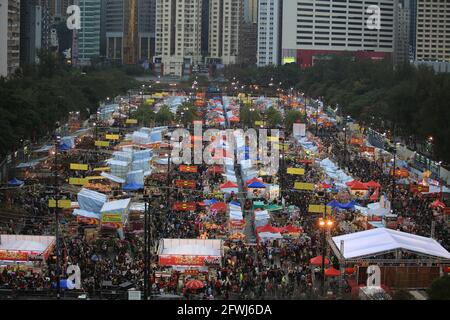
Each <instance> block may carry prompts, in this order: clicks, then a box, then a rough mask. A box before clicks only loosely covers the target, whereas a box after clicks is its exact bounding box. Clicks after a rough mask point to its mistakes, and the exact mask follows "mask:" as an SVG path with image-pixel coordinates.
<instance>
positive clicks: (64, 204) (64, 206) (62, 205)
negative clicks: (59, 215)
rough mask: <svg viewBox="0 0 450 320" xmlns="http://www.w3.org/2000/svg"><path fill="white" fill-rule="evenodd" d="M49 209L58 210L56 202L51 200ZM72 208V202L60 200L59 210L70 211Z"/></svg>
mask: <svg viewBox="0 0 450 320" xmlns="http://www.w3.org/2000/svg"><path fill="white" fill-rule="evenodd" d="M48 207H49V208H56V200H55V199H49V200H48ZM71 207H72V202H71V201H70V200H58V208H61V209H70V208H71Z"/></svg>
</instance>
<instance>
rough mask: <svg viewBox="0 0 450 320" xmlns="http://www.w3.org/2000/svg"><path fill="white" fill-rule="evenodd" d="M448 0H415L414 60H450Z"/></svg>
mask: <svg viewBox="0 0 450 320" xmlns="http://www.w3.org/2000/svg"><path fill="white" fill-rule="evenodd" d="M449 28H450V2H448V1H446V0H417V35H416V60H419V61H445V62H450V32H449V31H450V30H449Z"/></svg>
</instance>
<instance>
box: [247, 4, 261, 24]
mask: <svg viewBox="0 0 450 320" xmlns="http://www.w3.org/2000/svg"><path fill="white" fill-rule="evenodd" d="M244 22H245V23H258V0H244Z"/></svg>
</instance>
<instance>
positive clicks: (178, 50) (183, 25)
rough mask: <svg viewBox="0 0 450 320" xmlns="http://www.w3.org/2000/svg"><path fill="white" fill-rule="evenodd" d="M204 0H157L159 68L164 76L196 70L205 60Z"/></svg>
mask: <svg viewBox="0 0 450 320" xmlns="http://www.w3.org/2000/svg"><path fill="white" fill-rule="evenodd" d="M202 2H203V1H202V0H157V1H156V48H155V58H154V63H155V71H156V72H157V73H159V74H161V75H172V76H183V75H189V74H191V73H192V67H193V65H197V64H199V63H200V62H201V61H202V55H201V38H202Z"/></svg>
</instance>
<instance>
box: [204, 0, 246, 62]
mask: <svg viewBox="0 0 450 320" xmlns="http://www.w3.org/2000/svg"><path fill="white" fill-rule="evenodd" d="M243 19H244V14H243V2H242V0H210V2H209V50H208V51H209V57H208V58H207V60H208V61H209V62H210V63H219V64H224V65H228V64H236V63H240V62H241V52H240V51H241V45H242V43H241V42H240V41H241V40H242V39H241V36H242V24H243Z"/></svg>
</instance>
